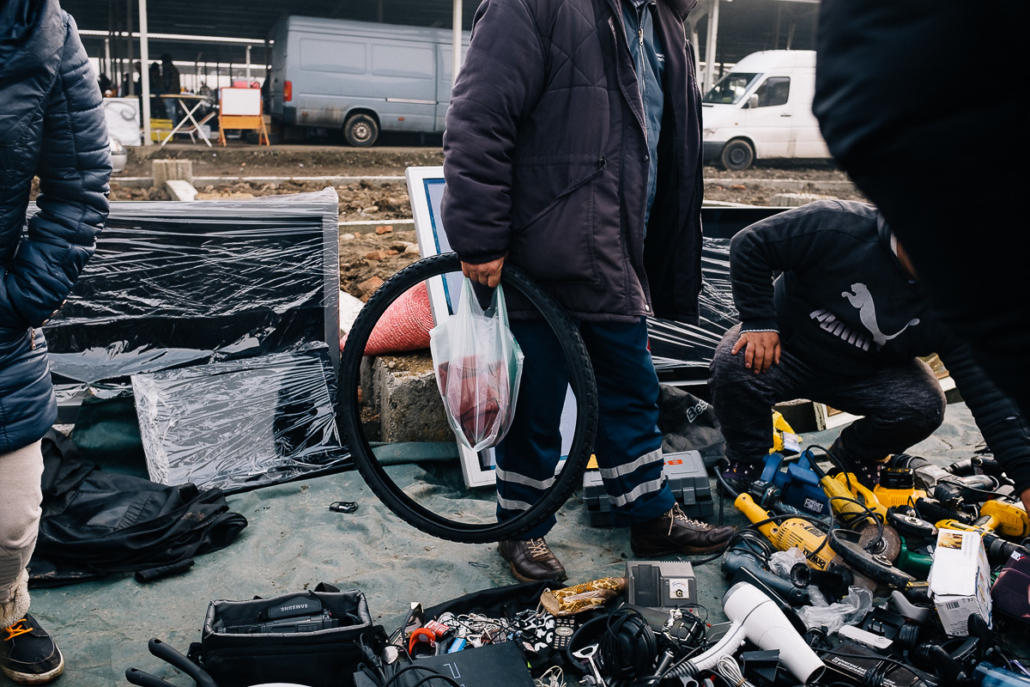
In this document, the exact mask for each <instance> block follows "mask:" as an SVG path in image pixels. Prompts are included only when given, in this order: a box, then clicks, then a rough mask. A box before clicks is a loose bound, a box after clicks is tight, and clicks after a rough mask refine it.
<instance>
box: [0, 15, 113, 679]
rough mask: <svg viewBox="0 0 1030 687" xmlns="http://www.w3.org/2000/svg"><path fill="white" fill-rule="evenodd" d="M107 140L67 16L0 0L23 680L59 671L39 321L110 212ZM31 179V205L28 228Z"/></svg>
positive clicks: (14, 539)
mask: <svg viewBox="0 0 1030 687" xmlns="http://www.w3.org/2000/svg"><path fill="white" fill-rule="evenodd" d="M109 146H110V142H109V139H108V134H107V126H106V124H105V122H104V111H103V107H102V103H101V96H100V90H99V88H98V86H97V81H96V78H95V76H94V75H93V72H92V70H91V68H90V65H89V62H88V60H87V58H86V52H85V50H84V49H83V47H82V43H81V41H80V40H79V36H78V32H77V29H76V27H75V22H74V20H72V18H71V17H70V16H69V15H68V14H66V13H65V12H64V11H63V10H61V7H60V5H59V4H58V2H57V0H5V1H4V2H3V3H0V669H2V670H3V672H4V673H6V674H7V676H8V677H10V678H11V679H13V680H14V681H15V682H19V683H23V684H42V683H45V682H49V681H50V680H53V679H55V678H56V677H57V676H59V675H60V674H61V672H62V671H63V670H64V659H63V658H62V656H61V652H60V651H59V650H58V649H57V647H56V645H55V644H54V642H53V640H52V639H51V638H50V636H49V635H48V634H47V633H46V632H45V631H44V630H43V629H42V628H41V627H40V626H39V624H38V623H37V622H36V620H35V619H34V618H33V617H32V616H31V615H29V614H28V613H27V611H28V607H29V595H28V589H27V579H28V578H27V574H26V570H25V568H26V566H27V565H28V562H29V559H30V558H31V556H32V550H33V548H34V546H35V542H36V533H37V531H38V528H39V518H40V514H41V510H40V504H41V502H42V491H41V487H40V478H41V476H42V474H43V456H42V453H41V451H40V440H41V438H42V437H43V435H44V434H45V433H46V431H47V429H49V427H50V426H51V425H52V424H53V423H54V421H55V420H56V419H57V403H56V401H55V399H54V390H53V386H52V384H51V381H50V370H49V366H48V363H47V347H46V340H45V339H44V338H43V333H42V331H41V329H40V327H42V326H43V325H44V324H45V323H46V322H47V320H49V319H50V318H51V317H52V316H53V315H54V314H55V313H56V312H57V311H58V309H59V308H60V307H61V304H62V303H63V302H64V300H65V299H66V298H67V297H68V294H69V293H70V292H71V290H72V287H73V286H74V285H75V281H76V279H77V278H78V276H79V273H80V272H82V269H83V267H85V265H86V262H87V261H88V260H89V259H90V257H91V256H92V255H93V251H94V249H95V242H96V236H97V234H99V233H100V231H101V229H103V226H104V222H105V221H106V220H107V213H108V201H107V193H108V181H109V180H110V177H111V161H110V150H109ZM35 176H38V177H39V189H40V193H39V197H38V199H37V204H38V206H39V212H38V213H37V214H36V215H35V216H34V217H33V218H32V219H31V221H29V223H28V231H27V232H25V231H24V229H25V216H26V206H27V204H28V201H29V192H30V189H31V186H32V179H33V177H35Z"/></svg>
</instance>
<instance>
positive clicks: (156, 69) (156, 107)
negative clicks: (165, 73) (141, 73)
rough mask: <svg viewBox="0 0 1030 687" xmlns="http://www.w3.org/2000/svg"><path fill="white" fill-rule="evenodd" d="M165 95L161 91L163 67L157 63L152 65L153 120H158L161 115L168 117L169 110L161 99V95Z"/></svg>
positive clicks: (151, 98) (151, 107) (151, 101)
mask: <svg viewBox="0 0 1030 687" xmlns="http://www.w3.org/2000/svg"><path fill="white" fill-rule="evenodd" d="M162 93H164V91H163V90H161V65H160V64H159V63H157V62H151V63H150V116H151V118H155V119H156V118H158V117H160V116H161V115H166V113H167V110H166V108H165V106H164V105H163V104H162V103H164V100H162V98H161V94H162Z"/></svg>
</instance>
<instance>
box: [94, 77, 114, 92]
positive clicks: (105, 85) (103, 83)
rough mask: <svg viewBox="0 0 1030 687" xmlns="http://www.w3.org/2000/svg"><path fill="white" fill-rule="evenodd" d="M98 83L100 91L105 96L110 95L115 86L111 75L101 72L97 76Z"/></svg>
mask: <svg viewBox="0 0 1030 687" xmlns="http://www.w3.org/2000/svg"><path fill="white" fill-rule="evenodd" d="M97 84H98V85H99V86H100V93H101V94H102V95H103V96H104V97H105V98H108V97H110V92H111V88H112V87H113V86H114V82H113V81H111V77H109V76H108V75H107V74H101V75H100V76H99V77H98V78H97Z"/></svg>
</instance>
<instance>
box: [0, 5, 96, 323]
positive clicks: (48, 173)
mask: <svg viewBox="0 0 1030 687" xmlns="http://www.w3.org/2000/svg"><path fill="white" fill-rule="evenodd" d="M65 20H66V22H67V35H66V39H65V43H64V52H63V56H62V59H61V66H60V70H59V72H58V74H57V78H56V80H55V81H54V85H53V88H52V89H51V91H50V94H49V96H48V98H47V101H46V112H45V114H44V118H43V137H42V141H41V149H40V154H39V161H38V164H37V167H36V175H37V176H39V189H40V194H39V197H38V198H37V200H36V203H37V205H38V206H39V212H38V213H37V214H36V215H35V216H33V217H32V219H31V220H30V221H29V233H28V238H27V239H26V240H24V241H22V242H21V244H20V245H19V247H18V254H17V256H16V257H15V259H14V261H13V262H12V263H11V265H10V269H9V270H8V272H7V274H6V275H4V276H3V280H4V284H3V286H4V287H5V288H3V289H2V290H0V294H4V295H5V299H6V301H7V302H0V310H2V311H4V315H5V317H10V318H11V319H12V320H14V321H15V322H17V323H18V324H20V325H23V326H24V327H25V328H28V327H39V326H41V325H42V324H43V323H44V322H45V321H46V320H48V319H49V318H50V317H51V316H52V315H53V314H54V313H55V312H57V310H58V309H59V308H60V307H61V304H62V303H63V302H64V300H65V299H66V298H67V297H68V294H69V293H71V290H72V287H73V286H75V281H76V280H77V279H78V276H79V273H80V272H81V271H82V269H83V267H85V265H86V262H87V261H88V260H89V259H90V257H91V256H92V255H93V251H94V250H95V248H96V237H97V235H98V234H99V233H100V231H101V230H102V229H103V227H104V223H105V222H106V221H107V213H108V209H109V206H108V201H107V194H108V191H109V186H108V182H109V181H110V178H111V156H110V142H109V140H108V134H107V124H106V122H105V120H104V109H103V105H102V102H101V96H100V88H99V86H98V85H97V81H96V79H95V78H94V76H93V71H92V69H91V68H90V66H89V62H88V61H87V58H86V51H85V50H84V49H83V47H82V42H81V41H80V40H79V36H78V31H77V29H76V27H75V22H74V20H73V19H72V18H71V17H70V16H68V15H65Z"/></svg>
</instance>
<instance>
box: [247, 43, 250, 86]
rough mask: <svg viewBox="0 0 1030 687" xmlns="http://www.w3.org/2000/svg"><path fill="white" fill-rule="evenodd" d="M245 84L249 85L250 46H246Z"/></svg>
mask: <svg viewBox="0 0 1030 687" xmlns="http://www.w3.org/2000/svg"><path fill="white" fill-rule="evenodd" d="M247 83H250V46H249V45H248V46H247Z"/></svg>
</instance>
